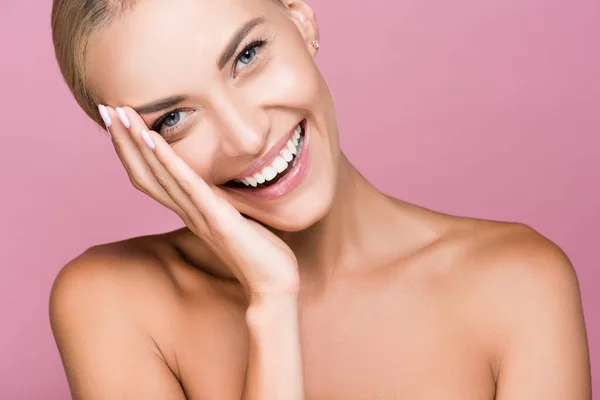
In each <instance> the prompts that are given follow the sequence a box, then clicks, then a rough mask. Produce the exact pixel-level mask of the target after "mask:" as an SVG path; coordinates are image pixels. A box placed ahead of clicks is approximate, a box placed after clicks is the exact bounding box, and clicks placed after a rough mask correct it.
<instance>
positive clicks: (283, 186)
mask: <svg viewBox="0 0 600 400" xmlns="http://www.w3.org/2000/svg"><path fill="white" fill-rule="evenodd" d="M308 136H309V135H308V123H306V125H305V128H304V139H303V140H304V143H303V145H302V152H301V153H300V156H299V157H298V160H297V161H296V165H294V167H293V168H292V169H291V170H290V172H288V173H287V175H286V176H284V177H283V178H281V179H280V180H279V181H278V182H277V183H275V184H274V185H271V186H267V187H264V188H258V189H254V188H248V189H238V188H230V190H234V191H235V192H237V193H240V194H244V195H248V196H254V197H258V198H260V199H263V200H274V199H278V198H280V197H282V196H285V195H286V194H288V193H290V192H291V191H292V190H294V189H296V188H297V187H298V186H299V185H300V183H302V181H303V180H304V177H305V175H306V170H307V168H308V151H309V148H310V146H309V144H310V143H309V142H310V139H309V137H308Z"/></svg>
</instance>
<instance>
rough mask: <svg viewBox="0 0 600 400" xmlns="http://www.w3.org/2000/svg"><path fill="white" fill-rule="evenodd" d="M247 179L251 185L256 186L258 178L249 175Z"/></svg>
mask: <svg viewBox="0 0 600 400" xmlns="http://www.w3.org/2000/svg"><path fill="white" fill-rule="evenodd" d="M246 180H247V181H248V183H249V184H250V185H252V186H254V187H256V179H254V178H250V177H248V178H246Z"/></svg>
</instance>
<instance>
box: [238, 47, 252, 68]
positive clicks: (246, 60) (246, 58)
mask: <svg viewBox="0 0 600 400" xmlns="http://www.w3.org/2000/svg"><path fill="white" fill-rule="evenodd" d="M254 57H256V48H255V47H252V48H250V49H248V50H245V51H244V52H243V53H242V54H240V57H239V58H238V62H241V63H242V64H246V65H247V64H250V63H251V62H252V60H253V59H254Z"/></svg>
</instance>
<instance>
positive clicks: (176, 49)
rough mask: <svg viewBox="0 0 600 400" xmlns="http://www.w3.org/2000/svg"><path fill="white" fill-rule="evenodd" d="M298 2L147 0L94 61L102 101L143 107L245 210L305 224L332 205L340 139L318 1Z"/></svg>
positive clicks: (278, 225)
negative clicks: (319, 59)
mask: <svg viewBox="0 0 600 400" xmlns="http://www.w3.org/2000/svg"><path fill="white" fill-rule="evenodd" d="M287 4H288V6H287V7H280V6H279V5H277V4H275V2H273V1H271V0H218V1H216V0H177V1H166V0H159V1H140V2H139V3H138V4H137V5H136V7H135V8H134V9H132V10H131V11H128V12H127V13H125V14H124V15H123V16H122V17H121V18H119V19H117V20H116V21H114V22H112V23H111V24H110V25H109V26H108V27H106V28H103V29H102V30H101V31H100V32H99V33H98V34H97V35H96V36H95V37H94V38H93V40H92V42H91V43H90V47H89V50H88V58H87V60H86V68H87V74H88V76H87V77H88V83H89V85H90V88H91V89H92V90H93V91H94V92H95V93H96V94H97V95H98V97H99V98H100V99H101V101H102V102H103V104H107V105H111V106H114V107H117V106H130V107H132V108H134V109H136V110H137V111H138V113H139V114H140V116H141V117H142V118H143V119H144V121H145V122H146V125H147V126H148V127H149V128H150V129H152V130H154V131H156V132H158V133H160V134H161V135H162V137H163V138H164V139H165V141H166V142H167V143H169V144H170V146H171V147H172V148H173V149H174V150H175V152H176V153H177V154H178V156H179V157H181V158H182V159H183V160H184V161H185V162H186V163H187V164H188V165H189V166H190V167H192V168H193V169H194V170H195V171H196V172H197V174H198V175H199V176H200V177H202V178H203V179H204V180H205V181H206V182H207V183H208V184H209V185H211V186H213V187H217V188H219V189H220V190H219V192H220V193H221V194H222V195H223V196H225V197H226V198H227V200H228V201H230V202H231V203H232V204H233V205H234V207H236V208H237V209H238V210H239V211H240V212H241V213H242V214H245V215H247V216H249V217H251V218H253V219H256V220H258V221H261V222H263V223H264V224H266V225H268V226H271V227H273V228H275V229H278V230H283V231H297V230H301V229H305V228H307V227H309V226H310V225H312V224H313V223H315V222H316V221H318V220H319V219H321V218H322V217H323V216H324V215H325V214H326V213H327V211H328V210H329V208H330V207H331V206H332V202H333V199H334V192H335V188H336V176H337V168H338V161H339V159H340V150H339V145H338V138H337V125H336V121H335V111H334V107H333V102H332V96H331V93H330V91H329V89H328V87H327V84H326V82H325V80H324V79H323V77H322V75H321V74H320V72H319V70H318V69H317V67H316V65H315V63H314V59H313V57H314V55H315V53H316V49H314V47H313V46H312V42H313V40H315V39H317V28H316V22H315V20H314V18H313V16H312V10H311V9H310V8H309V6H308V5H307V4H306V3H304V2H303V1H296V0H287ZM165 99H166V101H163V102H162V104H160V103H161V101H162V100H165ZM298 127H299V128H298ZM298 131H299V133H298V134H296V132H298ZM298 136H300V138H298ZM261 182H262V183H261ZM254 185H256V186H254Z"/></svg>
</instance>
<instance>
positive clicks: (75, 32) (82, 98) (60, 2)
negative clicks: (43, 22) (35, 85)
mask: <svg viewBox="0 0 600 400" xmlns="http://www.w3.org/2000/svg"><path fill="white" fill-rule="evenodd" d="M137 1H138V0H54V3H53V6H52V20H51V26H52V41H53V42H54V53H55V55H56V60H57V61H58V66H59V68H60V72H61V74H62V76H63V78H64V80H65V82H66V84H67V86H68V87H69V89H70V90H71V93H73V96H74V97H75V100H76V101H77V103H78V104H79V106H80V107H81V108H82V109H83V111H85V113H86V114H87V115H88V116H89V117H90V118H91V119H92V120H94V121H95V122H96V123H97V124H99V125H100V126H102V127H104V124H103V122H102V119H101V118H100V113H99V112H98V108H97V101H98V99H97V98H96V96H95V95H94V93H92V92H91V91H90V90H89V87H88V85H87V82H86V71H85V62H86V56H87V48H88V44H89V42H90V40H91V38H92V37H93V35H94V34H96V33H97V32H98V31H100V30H101V29H102V28H103V27H105V26H107V25H109V24H110V23H111V22H112V21H113V20H114V19H115V18H118V17H119V16H120V15H121V14H122V13H123V12H124V11H126V10H128V9H130V8H132V7H134V6H135V5H136V3H137Z"/></svg>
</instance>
